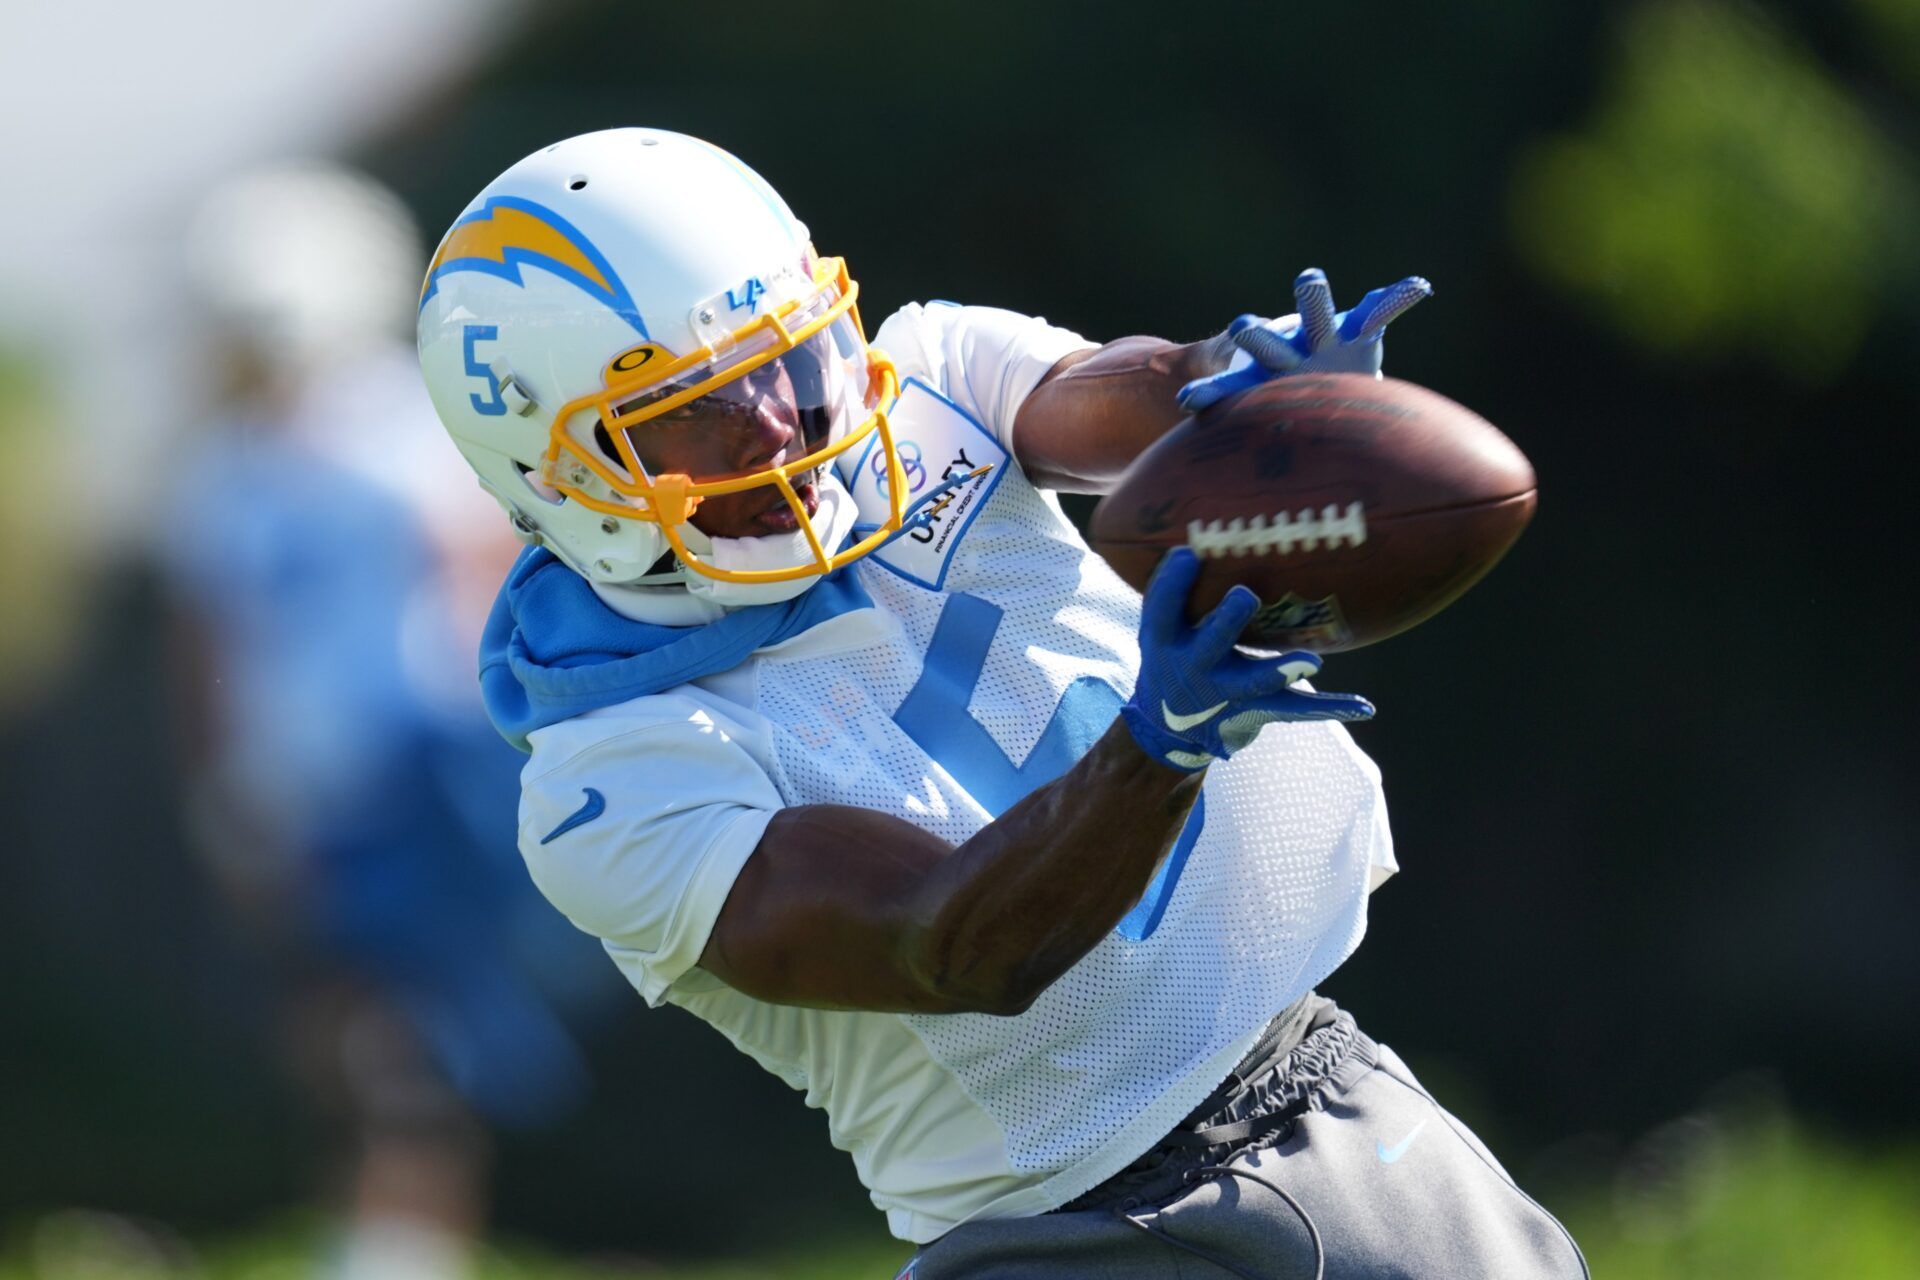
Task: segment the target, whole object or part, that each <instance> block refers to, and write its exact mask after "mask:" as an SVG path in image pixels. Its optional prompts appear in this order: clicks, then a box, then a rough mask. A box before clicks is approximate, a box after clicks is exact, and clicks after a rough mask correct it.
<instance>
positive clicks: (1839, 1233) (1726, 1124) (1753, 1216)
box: [0, 1112, 1920, 1280]
mask: <svg viewBox="0 0 1920 1280" xmlns="http://www.w3.org/2000/svg"><path fill="white" fill-rule="evenodd" d="M1557 1207H1558V1208H1559V1209H1560V1211H1561V1214H1562V1217H1563V1220H1564V1221H1565V1222H1566V1224H1567V1226H1568V1228H1569V1229H1570V1230H1571V1231H1572V1232H1573V1234H1574V1237H1575V1238H1576V1239H1577V1240H1579V1241H1580V1243H1581V1246H1582V1247H1583V1248H1584V1249H1585V1250H1586V1254H1587V1258H1588V1261H1589V1262H1590V1264H1591V1265H1592V1268H1593V1274H1594V1275H1595V1276H1597V1277H1601V1278H1602V1280H1681V1278H1682V1277H1684V1278H1685V1280H1734V1278H1736V1277H1737V1278H1738V1280H1801V1278H1805V1280H1813V1278H1815V1277H1819V1278H1820V1280H1827V1278H1829V1277H1841V1276H1844V1277H1847V1278H1848V1280H1912V1278H1913V1277H1915V1276H1920V1145H1916V1144H1915V1143H1913V1142H1912V1141H1909V1142H1907V1143H1905V1144H1904V1145H1903V1146H1900V1147H1898V1148H1895V1149H1892V1150H1889V1151H1886V1152H1868V1151H1865V1150H1863V1149H1861V1148H1859V1147H1857V1146H1850V1145H1847V1144H1844V1143H1841V1142H1839V1141H1836V1140H1834V1139H1831V1138H1827V1137H1823V1136H1819V1135H1816V1134H1814V1133H1811V1132H1809V1131H1807V1130H1806V1129H1804V1128H1802V1127H1799V1126H1796V1125H1795V1124H1793V1123H1792V1122H1791V1121H1789V1120H1788V1119H1787V1118H1785V1117H1784V1116H1783V1115H1781V1114H1779V1113H1777V1112H1776V1113H1761V1114H1758V1115H1748V1116H1745V1117H1743V1118H1741V1119H1738V1120H1737V1121H1729V1120H1726V1119H1724V1118H1715V1117H1712V1116H1696V1117H1690V1118H1688V1119H1686V1120H1682V1121H1676V1122H1675V1123H1674V1124H1672V1125H1668V1126H1665V1127H1664V1128H1662V1129H1660V1130H1656V1131H1655V1132H1654V1133H1652V1134H1649V1135H1648V1136H1647V1137H1646V1138H1645V1139H1643V1140H1642V1141H1641V1142H1639V1143H1637V1144H1636V1145H1635V1147H1634V1148H1633V1149H1632V1150H1631V1151H1630V1152H1629V1153H1628V1154H1627V1156H1626V1157H1625V1158H1624V1159H1623V1160H1622V1161H1621V1164H1620V1168H1619V1169H1618V1170H1617V1172H1616V1173H1615V1175H1614V1176H1613V1177H1612V1178H1611V1179H1609V1180H1608V1181H1607V1182H1606V1184H1605V1185H1600V1184H1594V1185H1589V1186H1587V1187H1585V1188H1583V1189H1581V1190H1579V1191H1578V1192H1577V1193H1575V1194H1573V1195H1572V1196H1571V1197H1570V1198H1568V1199H1567V1200H1566V1201H1565V1202H1564V1203H1558V1204H1557ZM325 1238H326V1237H325V1234H324V1232H323V1230H322V1227H321V1225H320V1223H319V1222H318V1220H317V1219H315V1218H313V1217H311V1216H307V1217H295V1218H289V1219H287V1220H284V1221H282V1222H279V1223H276V1224H272V1225H268V1226H266V1227H263V1228H262V1229H261V1230H259V1231H256V1232H252V1233H247V1234H244V1235H241V1236H238V1237H234V1238H229V1239H225V1240H220V1241H214V1242H207V1243H203V1244H199V1245H193V1244H189V1243H188V1242H186V1241H183V1240H181V1239H179V1238H177V1237H175V1236H173V1235H171V1234H170V1233H168V1232H167V1231H165V1230H164V1229H162V1228H156V1227H153V1226H150V1225H145V1224H140V1223H135V1222H131V1221H128V1220H127V1219H124V1218H119V1217H115V1216H112V1215H108V1214H101V1213H92V1212H86V1211H77V1210H74V1211H65V1212H62V1213H56V1214H49V1215H44V1216H42V1217H40V1218H37V1219H33V1220H31V1221H24V1222H19V1223H15V1224H14V1225H13V1226H12V1228H11V1229H10V1230H9V1231H8V1232H7V1234H6V1237H5V1245H4V1248H0V1280H302V1278H304V1277H308V1276H311V1275H315V1274H324V1273H323V1272H317V1271H316V1268H315V1266H314V1259H315V1258H317V1257H319V1256H320V1255H321V1253H322V1249H323V1246H324V1243H325ZM738 1243H739V1242H738V1241H729V1242H728V1244H727V1246H726V1247H728V1248H733V1247H735V1246H737V1244H738ZM906 1255H907V1249H906V1246H904V1245H902V1244H900V1243H899V1242H897V1241H893V1240H889V1239H887V1238H886V1237H885V1236H884V1235H883V1234H882V1233H881V1231H880V1228H879V1224H878V1222H877V1221H876V1223H875V1230H874V1234H873V1236H871V1237H863V1238H860V1239H854V1240H840V1241H818V1242H811V1243H806V1242H802V1243H798V1244H795V1245H793V1246H791V1247H785V1248H777V1249H772V1250H767V1251H760V1252H753V1253H750V1254H748V1255H747V1256H744V1257H737V1258H734V1259H731V1260H720V1261H710V1262H699V1263H663V1262H653V1261H649V1260H646V1259H642V1258H605V1259H577V1258H574V1259H568V1258H561V1257H559V1256H557V1255H555V1254H553V1253H551V1252H548V1251H544V1250H541V1249H539V1248H536V1247H532V1246H527V1245H523V1244H513V1243H499V1242H496V1243H494V1244H491V1245H489V1246H488V1247H487V1249H486V1250H485V1253H484V1256H483V1258H482V1260H481V1266H480V1269H479V1272H478V1276H477V1278H476V1280H533V1278H534V1277H541V1278H542V1280H774V1278H776V1277H777V1278H778V1280H860V1278H862V1277H871V1278H872V1280H887V1278H888V1277H891V1276H892V1275H894V1273H895V1272H896V1271H897V1270H898V1269H899V1267H900V1266H901V1265H902V1264H903V1263H904V1262H905V1260H906Z"/></svg>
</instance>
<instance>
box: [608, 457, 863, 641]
mask: <svg viewBox="0 0 1920 1280" xmlns="http://www.w3.org/2000/svg"><path fill="white" fill-rule="evenodd" d="M817 483H818V485H819V491H820V507H819V509H818V510H817V511H815V512H814V513H813V515H812V517H811V518H810V519H809V520H808V523H809V524H811V525H812V526H813V532H814V534H815V536H817V537H818V538H819V539H820V545H821V546H823V547H827V548H830V549H832V548H837V547H839V545H840V544H841V543H842V542H845V541H846V539H847V535H848V534H849V533H851V532H853V525H854V521H855V519H856V517H857V516H858V514H859V512H858V511H857V510H856V509H855V507H854V502H853V495H852V494H851V493H849V492H847V489H846V486H845V485H843V484H841V483H840V478H839V477H838V476H836V475H834V474H833V472H832V470H831V468H823V474H822V475H821V476H820V479H819V480H818V482H817ZM680 536H681V537H682V538H683V539H684V540H685V542H686V544H687V549H688V550H689V551H692V552H693V553H694V554H696V555H698V556H700V557H701V558H702V559H704V560H706V561H708V562H709V563H711V564H712V565H714V566H715V567H716V568H720V569H784V568H788V567H789V566H792V565H796V564H805V563H807V562H808V561H810V560H812V559H813V548H812V547H810V546H809V545H808V544H807V535H806V534H804V533H802V532H801V531H800V530H798V529H795V530H794V531H793V532H792V533H772V534H768V535H766V536H765V537H760V538H709V537H708V536H707V535H706V534H703V533H701V532H700V531H699V530H698V529H696V528H694V527H693V526H692V525H684V526H682V527H681V530H680ZM588 581H589V582H590V583H591V585H592V587H593V592H594V594H595V595H597V596H599V597H600V599H601V602H602V603H604V604H605V605H606V606H607V607H608V608H609V609H612V610H613V611H614V612H615V613H617V614H619V615H620V616H621V617H623V618H631V619H632V620H633V621H635V622H651V623H654V624H656V625H659V626H667V627H692V626H698V625H700V624H701V623H704V622H712V621H713V620H714V619H715V618H717V617H719V616H720V615H721V614H723V613H725V612H726V611H727V610H729V609H739V608H742V607H744V606H746V605H751V604H778V603H779V602H780V601H782V600H791V599H793V598H794V597H795V596H797V595H799V594H800V593H801V592H803V591H805V590H807V589H808V588H809V587H811V586H813V585H814V584H815V583H817V582H819V581H820V578H819V575H817V574H809V575H807V576H806V577H803V578H794V579H791V580H790V581H787V582H722V581H720V580H719V579H718V578H709V577H706V576H704V575H702V574H700V573H697V572H695V571H694V570H692V569H689V568H687V567H686V566H684V565H678V564H676V565H675V566H674V569H673V572H672V576H671V577H669V576H668V575H667V574H664V573H662V574H649V575H648V576H647V579H644V580H642V581H641V582H637V583H629V584H626V585H620V586H616V585H613V584H610V583H605V582H593V581H592V580H591V579H589V580H588Z"/></svg>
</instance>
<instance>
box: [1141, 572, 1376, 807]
mask: <svg viewBox="0 0 1920 1280" xmlns="http://www.w3.org/2000/svg"><path fill="white" fill-rule="evenodd" d="M1199 576H1200V557H1199V556H1197V555H1195V554H1194V553H1193V551H1192V550H1191V549H1190V548H1187V547H1175V548H1174V549H1173V550H1171V551H1169V552H1168V553H1167V555H1166V558H1165V559H1163V560H1162V561H1161V562H1160V567H1159V568H1158V569H1157V570H1155V571H1154V575H1153V578H1152V580H1151V581H1149V582H1148V583H1147V591H1146V596H1145V598H1144V599H1143V600H1142V602H1141V607H1140V678H1139V680H1138V682H1137V683H1136V684H1135V685H1134V689H1133V697H1132V698H1131V699H1130V700H1129V701H1128V702H1127V704H1126V706H1124V707H1122V708H1121V709H1120V715H1121V718H1122V719H1124V720H1125V721H1126V724H1127V728H1128V730H1129V731H1130V732H1132V734H1133V738H1134V741H1135V742H1138V743H1139V744H1140V748H1141V750H1143V751H1145V752H1146V753H1147V754H1148V755H1150V756H1152V757H1153V758H1154V759H1156V760H1159V761H1161V762H1162V763H1163V764H1169V765H1172V766H1173V767H1174V768H1176V769H1184V770H1187V771H1189V772H1192V771H1195V770H1199V769H1204V768H1206V767H1207V766H1208V765H1209V764H1211V763H1213V761H1215V760H1216V759H1218V760H1225V759H1226V758H1227V757H1228V756H1230V755H1232V754H1233V753H1234V752H1235V751H1238V750H1239V749H1240V748H1242V747H1244V746H1246V745H1247V744H1248V743H1249V742H1252V741H1253V739H1254V736H1255V735H1256V734H1258V733H1259V732H1260V730H1261V729H1262V728H1264V727H1265V726H1267V725H1269V724H1272V723H1273V722H1274V721H1276V720H1284V721H1295V720H1366V719H1369V718H1371V717H1372V715H1373V704H1372V703H1370V702H1368V701H1367V700H1366V699H1365V698H1362V697H1360V696H1358V695H1356V694H1351V693H1315V692H1313V691H1312V690H1309V689H1299V688H1295V687H1294V685H1295V683H1296V682H1297V681H1299V680H1302V679H1304V678H1306V677H1307V676H1310V675H1312V674H1314V673H1315V672H1317V671H1318V670H1320V659H1318V658H1316V657H1315V656H1314V655H1313V654H1311V653H1307V652H1305V651H1295V652H1292V653H1283V654H1280V655H1278V656H1275V657H1255V656H1253V655H1251V654H1247V653H1242V652H1241V651H1240V650H1239V649H1237V648H1235V647H1234V641H1235V640H1236V639H1237V638H1238V637H1239V635H1240V633H1241V632H1242V631H1243V630H1245V628H1246V625H1247V623H1248V621H1250V620H1251V619H1252V617H1253V615H1254V612H1255V610H1257V609H1258V608H1259V607H1260V600H1259V597H1257V596H1255V595H1254V594H1253V592H1251V591H1249V590H1247V589H1246V588H1245V587H1235V588H1234V589H1233V590H1231V591H1229V592H1227V594H1226V596H1225V597H1224V598H1222V599H1221V601H1220V603H1219V605H1218V606H1216V607H1215V608H1214V610H1213V612H1212V613H1209V614H1208V615H1207V616H1206V617H1205V618H1202V619H1201V620H1200V622H1199V624H1198V625H1197V626H1191V627H1190V626H1188V625H1187V621H1186V605H1187V596H1188V594H1189V593H1190V592H1191V591H1192V590H1193V584H1194V582H1195V581H1196V580H1197V579H1198V578H1199Z"/></svg>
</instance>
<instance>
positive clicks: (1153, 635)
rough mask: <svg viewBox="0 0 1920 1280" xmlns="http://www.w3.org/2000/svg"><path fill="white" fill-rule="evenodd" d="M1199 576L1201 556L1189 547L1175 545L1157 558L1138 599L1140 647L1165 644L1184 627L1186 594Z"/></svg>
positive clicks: (1171, 641)
mask: <svg viewBox="0 0 1920 1280" xmlns="http://www.w3.org/2000/svg"><path fill="white" fill-rule="evenodd" d="M1199 577H1200V557H1199V556H1197V555H1195V554H1194V552H1193V549H1192V548H1191V547H1175V548H1173V550H1171V551H1169V552H1167V554H1166V555H1164V556H1162V557H1161V558H1160V564H1159V566H1158V567H1157V568H1155V569H1154V571H1153V577H1151V578H1149V579H1147V589H1146V592H1145V593H1144V595H1143V596H1142V597H1141V601H1140V640H1141V645H1142V647H1143V648H1144V647H1147V646H1149V645H1151V646H1153V647H1156V648H1164V647H1166V646H1167V645H1170V644H1173V643H1174V642H1175V641H1177V640H1178V639H1179V638H1180V633H1181V631H1182V630H1183V629H1184V628H1185V625H1186V623H1185V614H1186V608H1187V596H1188V595H1190V594H1192V592H1193V584H1194V582H1195V580H1197V579H1198V578H1199Z"/></svg>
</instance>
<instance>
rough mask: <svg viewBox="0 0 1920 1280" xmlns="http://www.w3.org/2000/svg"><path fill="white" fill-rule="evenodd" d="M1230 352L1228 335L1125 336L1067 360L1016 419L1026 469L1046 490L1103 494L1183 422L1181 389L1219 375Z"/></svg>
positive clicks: (1016, 451) (1017, 453)
mask: <svg viewBox="0 0 1920 1280" xmlns="http://www.w3.org/2000/svg"><path fill="white" fill-rule="evenodd" d="M1231 354H1232V347H1231V346H1230V345H1229V344H1228V343H1227V340H1226V337H1225V335H1224V334H1223V335H1219V336H1216V337H1213V338H1208V339H1206V340H1205V341H1202V342H1192V343H1186V344H1181V343H1175V342H1168V341H1167V340H1166V339H1164V338H1146V337H1135V338H1120V339H1117V340H1116V341H1113V342H1109V343H1107V344H1106V345H1105V346H1103V347H1100V348H1097V349H1096V350H1093V351H1090V352H1086V353H1084V354H1081V355H1078V356H1073V357H1069V358H1068V360H1067V361H1063V362H1062V363H1061V364H1060V365H1059V366H1057V367H1056V368H1055V369H1054V370H1053V371H1052V372H1050V373H1049V374H1048V375H1047V378H1046V380H1045V381H1043V382H1042V383H1041V384H1040V385H1039V386H1037V387H1035V388H1034V389H1033V391H1032V392H1031V393H1029V394H1028V396H1027V398H1026V400H1025V402H1023V403H1022V404H1021V406H1020V412H1019V415H1018V416H1017V417H1016V418H1015V419H1014V426H1013V447H1014V454H1015V456H1016V457H1018V459H1019V460H1020V466H1021V469H1022V470H1023V471H1025V472H1026V474H1027V477H1028V478H1029V479H1030V480H1032V481H1033V482H1034V483H1035V484H1037V485H1040V486H1042V487H1043V488H1049V489H1063V490H1066V491H1068V492H1072V493H1105V492H1106V491H1107V490H1108V489H1110V488H1112V487H1113V485H1114V482H1115V481H1117V480H1118V479H1119V478H1120V473H1121V472H1123V471H1125V470H1126V469H1127V465H1128V464H1129V463H1131V462H1132V461H1133V460H1134V459H1135V458H1136V457H1138V456H1139V455H1140V453H1141V451H1142V450H1144V449H1146V447H1147V446H1148V445H1150V444H1152V443H1153V442H1154V441H1155V440H1158V439H1159V438H1160V437H1161V436H1163V435H1165V434H1166V433H1167V431H1168V429H1169V428H1171V427H1172V426H1173V425H1174V424H1175V423H1176V422H1178V421H1180V419H1181V417H1182V416H1183V415H1182V413H1181V412H1180V408H1179V406H1178V405H1177V404H1176V403H1175V400H1174V397H1175V395H1176V394H1177V393H1178V392H1179V390H1180V388H1181V387H1183V386H1185V385H1186V384H1187V383H1189V382H1191V381H1193V380H1194V379H1195V378H1203V377H1206V376H1207V375H1208V374H1212V373H1217V372H1219V371H1220V370H1221V369H1223V368H1225V367H1226V364H1227V361H1228V358H1229V357H1230V356H1231Z"/></svg>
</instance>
